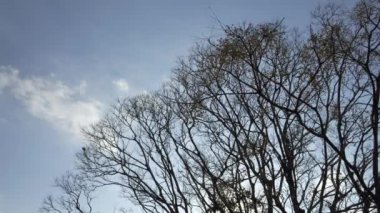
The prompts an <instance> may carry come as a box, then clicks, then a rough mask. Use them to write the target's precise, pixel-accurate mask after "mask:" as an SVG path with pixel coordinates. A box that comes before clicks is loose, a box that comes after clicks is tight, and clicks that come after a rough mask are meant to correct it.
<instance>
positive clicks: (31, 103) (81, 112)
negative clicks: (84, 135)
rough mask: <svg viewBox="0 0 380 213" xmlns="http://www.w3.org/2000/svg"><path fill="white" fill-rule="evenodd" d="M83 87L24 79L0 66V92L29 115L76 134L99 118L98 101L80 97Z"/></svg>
mask: <svg viewBox="0 0 380 213" xmlns="http://www.w3.org/2000/svg"><path fill="white" fill-rule="evenodd" d="M86 86H87V83H86V82H85V81H82V83H81V84H80V85H78V86H76V87H75V86H74V87H72V86H69V85H66V84H64V83H63V82H61V81H58V80H55V79H53V78H51V77H36V76H33V77H27V78H26V77H22V76H21V75H20V72H19V71H18V70H17V69H14V68H12V67H6V66H0V92H4V91H6V92H10V93H11V94H12V95H13V96H14V97H15V98H16V99H17V100H19V101H21V102H22V103H23V104H24V105H25V107H26V108H27V110H28V111H29V112H30V113H31V114H32V115H33V116H35V117H38V118H40V119H43V120H46V121H48V122H50V123H52V124H54V125H56V126H58V127H60V128H64V129H65V130H68V131H70V132H72V133H75V134H77V135H79V134H80V131H81V128H82V127H85V126H88V125H90V124H92V123H94V122H96V121H98V120H99V119H100V116H101V108H102V104H101V102H99V101H96V100H91V99H88V98H86V97H84V94H85V89H86Z"/></svg>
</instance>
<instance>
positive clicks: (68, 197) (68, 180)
mask: <svg viewBox="0 0 380 213" xmlns="http://www.w3.org/2000/svg"><path fill="white" fill-rule="evenodd" d="M55 186H56V187H57V188H59V189H60V191H61V193H62V195H61V196H59V197H54V196H52V195H49V196H48V197H47V198H45V200H44V202H43V205H42V207H41V209H40V211H41V212H46V213H50V212H51V213H54V212H55V213H92V205H91V201H92V199H93V196H92V192H93V190H94V189H93V188H92V187H91V186H90V185H89V184H88V182H87V181H85V179H84V178H83V177H82V176H80V175H78V174H73V173H70V172H67V173H66V174H65V175H63V176H62V177H61V178H58V179H56V180H55Z"/></svg>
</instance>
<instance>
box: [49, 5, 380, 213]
mask: <svg viewBox="0 0 380 213" xmlns="http://www.w3.org/2000/svg"><path fill="white" fill-rule="evenodd" d="M313 17H314V18H313V22H312V23H311V24H310V28H309V31H308V33H302V34H300V33H297V31H295V30H292V29H288V28H286V26H285V25H284V23H283V21H277V22H272V23H264V24H257V25H255V24H242V25H237V26H223V27H222V28H223V31H224V35H223V36H222V37H221V38H219V39H209V40H207V41H206V42H202V43H200V44H198V45H196V46H195V47H194V49H193V51H192V53H191V54H190V55H189V56H188V57H186V58H184V59H181V60H180V61H179V62H178V65H177V67H176V68H175V70H174V73H173V75H172V78H171V80H170V81H169V82H168V83H166V84H165V85H163V87H162V88H161V89H160V90H158V91H156V92H153V93H149V94H144V95H139V96H136V97H133V98H127V99H124V100H122V101H119V102H118V103H117V104H116V105H115V106H114V107H113V109H112V111H110V112H109V113H108V115H107V116H105V117H104V119H103V120H101V121H100V122H99V123H97V124H96V125H94V126H93V127H92V128H90V129H87V130H86V132H85V134H86V136H87V138H88V145H86V147H85V148H83V150H81V151H80V152H78V155H77V158H78V160H79V165H78V170H77V173H78V176H75V175H72V176H70V177H71V178H66V179H64V180H63V179H61V181H59V180H60V179H59V180H58V183H63V182H65V181H66V180H76V181H71V183H73V186H75V187H72V186H71V185H70V184H69V183H67V185H65V184H58V186H59V187H60V188H62V189H67V188H69V189H72V190H71V191H70V190H64V191H63V197H61V198H59V197H58V198H53V197H49V198H48V199H47V200H46V202H45V203H44V208H43V209H42V210H43V212H91V211H92V209H91V208H87V207H88V206H91V205H90V201H91V199H92V196H91V193H92V192H93V190H95V189H96V188H98V187H102V186H107V185H116V186H119V187H120V189H121V191H122V192H123V194H124V195H125V197H127V198H128V199H130V200H131V201H132V202H133V203H134V204H135V205H136V206H138V208H139V209H140V210H142V211H143V212H170V213H179V212H221V213H227V212H228V213H233V212H255V213H256V212H269V213H272V212H283V213H285V212H295V213H303V212H357V211H360V212H376V211H377V212H380V179H379V178H380V173H379V149H380V146H379V141H378V140H379V133H378V131H379V97H380V66H379V65H380V64H379V63H380V54H379V50H380V49H379V46H380V1H378V0H363V1H359V2H358V3H357V4H356V5H355V6H354V7H353V8H351V9H344V8H342V7H339V6H336V5H333V4H329V5H326V6H324V7H320V8H318V9H317V10H316V11H315V12H314V13H313ZM66 177H67V176H66ZM78 180H79V181H78ZM77 192H79V193H77ZM80 196H82V197H80ZM67 198H73V199H71V200H73V201H74V202H65V199H66V200H67ZM69 200H70V199H69ZM87 201H88V202H87ZM83 202H84V203H86V204H88V206H87V205H82V206H86V208H87V209H83V208H82V206H81V205H78V204H81V203H83ZM60 203H61V204H67V205H69V206H70V208H69V209H68V208H66V210H65V208H60V206H59V205H58V206H57V204H60ZM62 206H63V207H65V205H61V207H62ZM52 207H54V208H52Z"/></svg>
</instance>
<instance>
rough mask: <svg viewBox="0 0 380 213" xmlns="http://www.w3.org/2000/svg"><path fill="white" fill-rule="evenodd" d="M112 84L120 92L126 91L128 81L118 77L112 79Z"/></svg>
mask: <svg viewBox="0 0 380 213" xmlns="http://www.w3.org/2000/svg"><path fill="white" fill-rule="evenodd" d="M112 84H113V85H114V86H115V87H116V88H117V89H118V90H119V91H121V92H127V91H128V90H129V85H128V82H127V81H126V80H125V79H122V78H120V79H118V80H114V81H112Z"/></svg>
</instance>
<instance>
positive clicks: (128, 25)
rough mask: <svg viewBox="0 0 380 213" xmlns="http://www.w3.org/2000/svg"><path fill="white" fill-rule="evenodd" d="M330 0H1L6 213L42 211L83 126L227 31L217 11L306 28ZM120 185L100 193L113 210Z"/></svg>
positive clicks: (0, 121)
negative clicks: (199, 44) (197, 45)
mask: <svg viewBox="0 0 380 213" xmlns="http://www.w3.org/2000/svg"><path fill="white" fill-rule="evenodd" d="M326 2H327V1H325V0H319V1H311V0H288V1H284V0H250V1H248V0H233V1H232V0H230V1H223V0H176V1H174V0H161V1H157V0H156V1H145V0H135V1H131V0H110V1H106V0H33V1H30V0H24V1H22V0H0V135H1V139H0V213H37V212H38V208H39V207H40V205H41V202H42V200H43V198H44V197H45V196H46V195H47V194H48V193H50V192H52V191H54V188H53V187H52V185H53V181H54V178H56V177H58V176H60V175H61V174H63V173H64V172H65V171H66V170H69V169H72V168H74V164H75V162H74V160H75V159H74V154H75V152H76V151H78V150H80V147H81V146H83V144H84V143H85V140H84V139H83V138H82V136H81V134H80V127H81V126H86V125H89V124H91V123H93V122H96V121H97V120H98V119H99V118H101V116H102V114H103V113H104V112H106V111H107V109H108V108H109V106H110V105H111V104H112V103H113V102H114V101H115V100H116V99H117V98H118V97H125V96H133V95H135V94H138V93H142V92H145V91H152V90H154V89H157V88H158V87H159V86H160V84H161V83H162V82H164V81H165V80H166V79H168V77H169V76H170V71H171V69H172V68H173V67H175V64H176V60H177V58H178V57H184V56H186V55H187V54H188V53H189V51H190V49H191V47H192V46H193V45H194V44H195V42H199V41H201V40H202V39H204V38H207V37H209V36H215V35H218V34H220V31H219V30H218V29H219V23H218V21H217V20H216V18H218V19H219V20H220V21H221V22H222V23H223V24H239V23H242V22H243V21H245V22H253V23H263V22H268V21H274V20H277V19H282V18H284V22H285V24H287V25H288V26H291V27H299V28H300V29H301V30H305V31H306V30H307V26H308V24H309V22H310V19H311V16H310V12H311V11H312V10H313V8H315V7H316V6H317V5H318V4H325V3H326ZM352 2H353V1H346V2H345V3H346V4H352ZM113 192H114V191H112V190H111V191H109V192H104V194H103V196H100V197H99V200H100V202H99V203H101V204H98V207H99V209H100V210H103V212H112V211H113V209H110V208H111V207H112V206H116V208H119V207H121V206H122V203H120V201H116V200H115V199H114V198H111V197H110V196H106V195H108V194H112V193H113ZM107 193H108V194H107ZM116 194H117V193H116ZM103 197H105V198H103Z"/></svg>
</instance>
